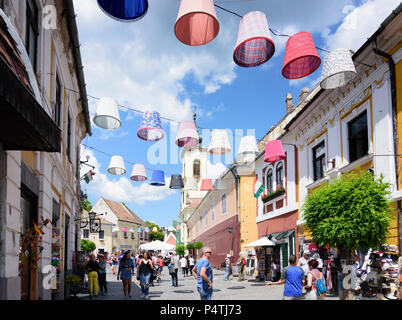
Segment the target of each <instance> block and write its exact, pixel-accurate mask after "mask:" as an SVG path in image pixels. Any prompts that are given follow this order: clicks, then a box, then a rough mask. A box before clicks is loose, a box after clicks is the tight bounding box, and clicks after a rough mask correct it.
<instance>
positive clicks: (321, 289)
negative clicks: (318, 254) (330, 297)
mask: <svg viewBox="0 0 402 320" xmlns="http://www.w3.org/2000/svg"><path fill="white" fill-rule="evenodd" d="M311 274H312V275H313V277H314V278H315V279H316V287H317V288H316V289H315V294H316V295H317V297H323V296H325V295H326V294H327V288H326V287H325V284H324V279H323V278H322V273H321V272H320V277H319V278H318V279H317V278H316V276H315V275H314V273H311Z"/></svg>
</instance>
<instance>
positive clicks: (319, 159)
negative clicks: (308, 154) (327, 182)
mask: <svg viewBox="0 0 402 320" xmlns="http://www.w3.org/2000/svg"><path fill="white" fill-rule="evenodd" d="M313 171H314V181H317V180H320V179H322V178H323V177H324V172H325V142H324V141H323V142H321V143H320V144H319V145H318V146H316V147H315V148H314V149H313Z"/></svg>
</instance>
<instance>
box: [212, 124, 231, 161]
mask: <svg viewBox="0 0 402 320" xmlns="http://www.w3.org/2000/svg"><path fill="white" fill-rule="evenodd" d="M208 151H209V152H210V153H212V154H216V155H223V154H226V153H229V152H230V151H232V148H231V147H230V143H229V137H228V133H227V132H226V130H222V129H215V130H213V131H212V134H211V142H210V143H209V147H208Z"/></svg>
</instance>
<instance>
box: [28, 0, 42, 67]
mask: <svg viewBox="0 0 402 320" xmlns="http://www.w3.org/2000/svg"><path fill="white" fill-rule="evenodd" d="M26 7H27V10H26V38H25V48H26V51H27V53H28V56H29V58H30V60H31V63H32V67H33V68H34V70H35V71H36V69H37V55H38V54H37V51H38V39H39V20H38V17H39V14H38V7H37V6H36V3H35V1H34V0H27V1H26Z"/></svg>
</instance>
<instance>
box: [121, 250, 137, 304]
mask: <svg viewBox="0 0 402 320" xmlns="http://www.w3.org/2000/svg"><path fill="white" fill-rule="evenodd" d="M133 270H134V262H133V260H132V259H131V256H130V253H129V251H126V252H125V253H124V255H123V257H122V258H121V260H120V264H119V271H118V273H117V281H119V278H121V280H122V281H123V293H124V299H127V294H128V298H131V278H132V276H133ZM120 275H121V276H120Z"/></svg>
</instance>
